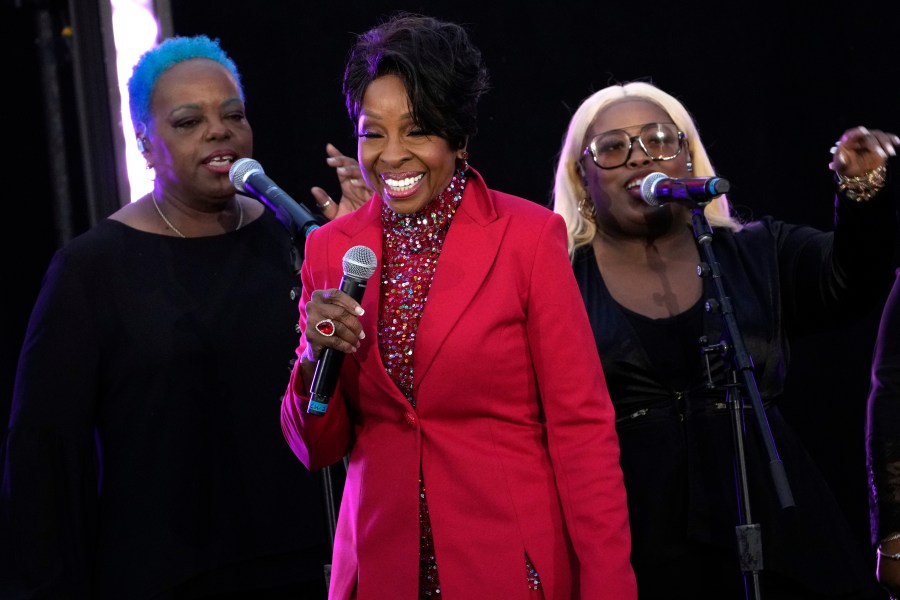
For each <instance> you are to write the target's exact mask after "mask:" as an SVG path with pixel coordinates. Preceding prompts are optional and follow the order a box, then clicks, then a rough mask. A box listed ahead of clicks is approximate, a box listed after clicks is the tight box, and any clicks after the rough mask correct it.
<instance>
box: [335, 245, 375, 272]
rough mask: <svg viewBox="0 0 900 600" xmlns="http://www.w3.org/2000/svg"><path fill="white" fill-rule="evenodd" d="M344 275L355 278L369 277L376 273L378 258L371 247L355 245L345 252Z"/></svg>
mask: <svg viewBox="0 0 900 600" xmlns="http://www.w3.org/2000/svg"><path fill="white" fill-rule="evenodd" d="M343 266H344V275H346V276H347V277H353V278H355V279H368V278H369V277H371V276H372V275H373V274H374V273H375V268H376V267H377V266H378V259H377V258H376V257H375V253H374V252H372V249H371V248H367V247H366V246H353V247H352V248H350V249H349V250H347V252H346V254H344V261H343Z"/></svg>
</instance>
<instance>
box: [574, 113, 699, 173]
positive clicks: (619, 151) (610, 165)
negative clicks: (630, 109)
mask: <svg viewBox="0 0 900 600" xmlns="http://www.w3.org/2000/svg"><path fill="white" fill-rule="evenodd" d="M684 138H685V135H684V133H682V132H681V131H678V127H676V125H675V124H674V123H647V124H646V125H642V126H641V132H640V133H639V134H638V135H635V136H630V135H628V132H627V131H625V130H624V129H613V130H612V131H606V132H604V133H601V134H600V135H598V136H597V137H595V138H594V139H592V140H591V143H590V144H588V145H587V147H586V148H585V149H584V152H583V153H582V154H583V156H590V157H591V160H593V161H594V164H595V165H597V166H598V167H600V168H601V169H616V168H618V167H621V166H622V165H624V164H625V163H627V162H628V159H629V158H630V157H631V151H632V150H633V149H634V142H635V140H637V142H638V144H639V145H640V147H641V150H643V151H644V154H646V155H647V156H649V157H650V159H651V160H672V159H673V158H675V157H676V156H678V155H679V154H681V150H682V148H683V147H684Z"/></svg>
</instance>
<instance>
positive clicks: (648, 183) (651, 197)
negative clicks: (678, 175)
mask: <svg viewBox="0 0 900 600" xmlns="http://www.w3.org/2000/svg"><path fill="white" fill-rule="evenodd" d="M668 178H669V176H668V175H666V174H665V173H660V172H656V173H650V174H649V175H647V176H646V177H644V181H642V182H641V198H643V199H644V202H646V203H648V204H652V205H654V206H658V205H659V201H658V200H657V199H656V194H655V193H654V191H655V188H656V184H657V182H659V181H662V180H663V179H668Z"/></svg>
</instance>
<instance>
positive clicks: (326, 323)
mask: <svg viewBox="0 0 900 600" xmlns="http://www.w3.org/2000/svg"><path fill="white" fill-rule="evenodd" d="M316 331H318V332H319V333H321V334H322V335H324V336H325V337H331V336H333V335H334V321H332V320H331V319H322V320H321V321H319V322H318V323H316Z"/></svg>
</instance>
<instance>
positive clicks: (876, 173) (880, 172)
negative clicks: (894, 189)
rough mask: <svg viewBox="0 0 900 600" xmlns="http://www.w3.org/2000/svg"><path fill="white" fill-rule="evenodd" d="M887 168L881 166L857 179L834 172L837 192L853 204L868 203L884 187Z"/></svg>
mask: <svg viewBox="0 0 900 600" xmlns="http://www.w3.org/2000/svg"><path fill="white" fill-rule="evenodd" d="M885 173H887V167H886V166H885V165H881V166H880V167H878V168H877V169H872V170H871V171H866V172H865V173H863V174H862V175H859V176H857V177H847V176H845V175H841V174H840V173H838V172H837V171H835V173H834V175H835V178H836V179H837V183H838V191H839V192H842V193H843V194H844V195H846V196H847V197H848V198H850V199H851V200H853V201H854V202H868V201H869V200H871V199H872V197H873V196H874V195H875V194H877V193H878V192H880V191H881V188H883V187H884V181H885V179H884V176H885Z"/></svg>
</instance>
